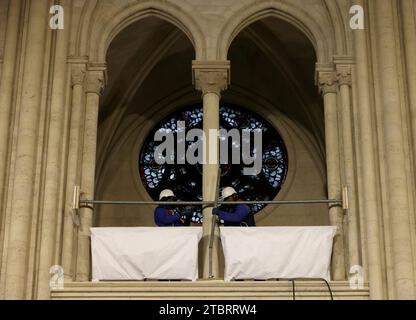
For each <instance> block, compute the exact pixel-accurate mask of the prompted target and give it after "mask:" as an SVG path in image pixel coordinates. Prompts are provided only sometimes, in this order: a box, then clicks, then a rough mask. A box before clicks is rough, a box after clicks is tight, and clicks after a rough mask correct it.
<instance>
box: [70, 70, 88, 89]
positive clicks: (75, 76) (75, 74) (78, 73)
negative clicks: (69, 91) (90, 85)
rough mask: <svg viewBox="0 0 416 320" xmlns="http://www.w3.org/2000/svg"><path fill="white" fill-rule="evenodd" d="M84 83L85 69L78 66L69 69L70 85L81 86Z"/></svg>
mask: <svg viewBox="0 0 416 320" xmlns="http://www.w3.org/2000/svg"><path fill="white" fill-rule="evenodd" d="M84 81H85V67H84V66H81V65H78V66H73V67H72V69H71V85H72V87H74V86H76V85H83V84H84Z"/></svg>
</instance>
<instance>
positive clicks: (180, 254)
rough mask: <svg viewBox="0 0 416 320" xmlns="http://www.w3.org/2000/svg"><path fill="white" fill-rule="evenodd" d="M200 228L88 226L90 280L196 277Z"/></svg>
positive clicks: (200, 235) (187, 278) (188, 278)
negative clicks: (90, 252) (90, 263)
mask: <svg viewBox="0 0 416 320" xmlns="http://www.w3.org/2000/svg"><path fill="white" fill-rule="evenodd" d="M201 237H202V228H197V227H195V228H192V227H189V228H185V227H177V228H141V227H140V228H91V251H92V277H93V280H95V281H97V280H143V279H155V280H178V279H180V280H192V281H195V280H197V278H198V243H199V240H201Z"/></svg>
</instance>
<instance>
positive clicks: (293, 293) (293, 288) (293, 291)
mask: <svg viewBox="0 0 416 320" xmlns="http://www.w3.org/2000/svg"><path fill="white" fill-rule="evenodd" d="M291 281H292V295H293V301H295V300H296V294H295V280H294V279H292V280H291Z"/></svg>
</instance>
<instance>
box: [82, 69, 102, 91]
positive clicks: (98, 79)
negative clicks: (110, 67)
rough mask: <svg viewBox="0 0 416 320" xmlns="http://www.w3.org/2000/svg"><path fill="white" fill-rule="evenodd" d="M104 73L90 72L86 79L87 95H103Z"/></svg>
mask: <svg viewBox="0 0 416 320" xmlns="http://www.w3.org/2000/svg"><path fill="white" fill-rule="evenodd" d="M104 86H105V81H104V72H103V71H89V72H88V74H87V78H86V88H85V92H86V93H96V94H98V95H101V93H102V92H103V90H104Z"/></svg>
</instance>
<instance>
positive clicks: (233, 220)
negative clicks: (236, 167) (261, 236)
mask: <svg viewBox="0 0 416 320" xmlns="http://www.w3.org/2000/svg"><path fill="white" fill-rule="evenodd" d="M222 200H223V201H226V202H228V201H240V197H239V196H238V193H237V191H235V189H234V188H232V187H226V188H224V189H223V190H222ZM212 214H214V215H216V216H218V217H219V219H220V220H222V221H224V226H249V227H254V226H255V225H256V223H255V221H254V216H253V214H252V213H251V212H250V208H249V206H247V205H245V204H237V205H228V204H226V205H223V209H222V210H220V209H218V208H214V209H213V210H212Z"/></svg>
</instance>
